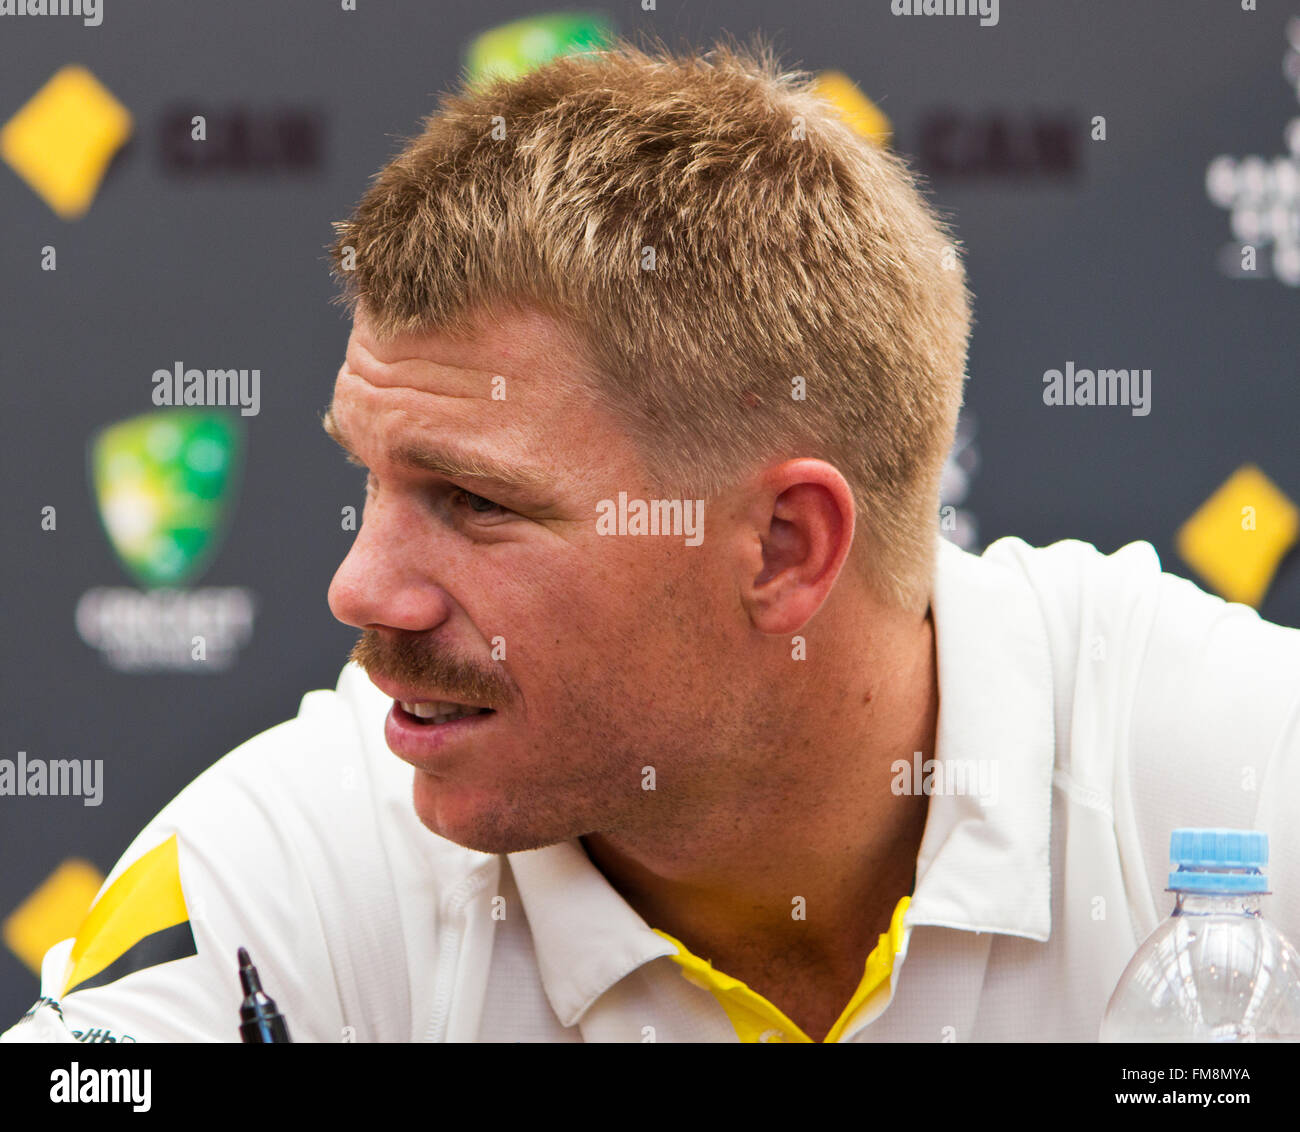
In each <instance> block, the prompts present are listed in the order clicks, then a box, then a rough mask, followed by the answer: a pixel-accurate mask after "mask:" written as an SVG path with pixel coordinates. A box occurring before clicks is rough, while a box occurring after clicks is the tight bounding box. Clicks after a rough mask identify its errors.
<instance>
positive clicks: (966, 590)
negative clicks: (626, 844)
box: [507, 538, 1055, 1026]
mask: <svg viewBox="0 0 1300 1132" xmlns="http://www.w3.org/2000/svg"><path fill="white" fill-rule="evenodd" d="M1003 541H1004V542H1011V541H1013V540H1003ZM995 545H996V544H995ZM931 607H932V610H933V616H934V631H935V651H936V656H937V661H938V667H939V718H938V724H937V737H936V743H935V759H936V761H937V762H938V764H939V766H938V767H932V768H926V767H925V766H924V764H922V768H921V769H922V778H923V779H924V776H925V772H926V771H927V770H933V771H934V773H933V777H932V784H933V785H934V788H935V790H936V791H937V792H932V793H931V795H930V803H929V807H928V814H927V818H926V824H925V831H924V833H923V835H922V839H921V848H920V852H919V853H918V855H917V865H916V885H915V888H914V891H913V895H912V899H911V902H910V904H909V906H908V909H907V913H906V916H905V920H904V922H905V924H906V926H907V927H908V928H911V927H915V926H918V925H922V924H932V925H937V926H942V927H952V928H959V929H963V930H966V931H976V932H1002V933H1006V934H1009V935H1018V936H1026V937H1028V938H1030V939H1036V940H1045V939H1047V938H1048V935H1049V933H1050V930H1051V860H1050V834H1051V802H1052V795H1051V791H1052V767H1053V755H1054V751H1055V735H1054V716H1053V699H1052V669H1051V658H1050V654H1049V651H1048V645H1047V637H1046V633H1045V630H1044V628H1043V623H1042V617H1041V613H1040V612H1039V608H1038V604H1037V600H1036V598H1035V597H1034V594H1033V592H1032V591H1031V590H1030V588H1029V586H1028V583H1027V582H1026V580H1025V577H1024V575H1023V573H1021V572H1019V571H1017V570H1016V569H1015V568H1014V566H1011V565H1009V564H1007V563H1006V562H1005V561H1004V560H1003V558H1002V557H1001V556H994V557H993V558H990V557H988V556H987V555H986V556H985V557H979V556H976V555H973V554H968V553H967V552H965V551H963V550H961V549H960V548H958V547H957V546H955V545H954V544H952V543H951V542H949V541H948V540H947V539H944V538H940V539H939V550H938V561H937V563H936V570H935V587H934V596H933V599H932V602H931ZM944 764H952V765H953V766H954V767H956V766H958V765H961V764H964V767H963V769H964V770H965V771H966V777H965V779H964V781H965V782H967V783H968V784H969V783H972V782H973V783H975V784H977V785H978V784H981V783H982V784H983V785H985V786H987V785H989V784H992V785H993V786H994V787H995V789H994V790H993V791H992V792H990V794H989V795H988V797H987V800H986V801H985V802H981V800H980V798H979V796H978V795H977V794H976V793H974V792H965V793H961V792H958V793H945V792H943V790H944V787H946V786H948V785H949V784H950V783H952V784H956V783H959V782H961V781H963V779H962V778H961V777H960V776H957V777H949V773H948V770H947V768H946V767H945V765H944ZM981 773H983V775H984V778H983V779H981V778H980V777H979V776H980V774H981ZM972 776H973V777H972ZM912 779H913V775H912V773H911V770H910V769H909V771H908V774H907V780H908V781H909V782H911V781H912ZM922 784H923V785H924V783H922ZM507 857H508V860H509V863H510V867H511V869H512V870H513V873H514V878H515V883H516V885H517V887H518V889H519V896H520V899H521V901H522V902H523V905H524V914H525V916H526V917H527V920H528V924H529V928H530V929H531V932H532V937H533V945H534V948H535V951H536V955H537V962H538V967H539V970H540V973H541V978H542V985H543V987H544V988H545V991H546V995H547V998H548V999H549V1000H550V1003H551V1006H552V1008H553V1009H554V1010H555V1014H556V1017H557V1018H559V1020H560V1022H561V1024H563V1025H565V1026H571V1025H573V1024H574V1023H576V1022H577V1021H578V1019H580V1018H581V1017H582V1015H583V1014H584V1013H585V1012H586V1010H587V1009H588V1007H590V1006H591V1004H592V1003H593V1002H595V1001H596V999H598V998H599V997H600V996H601V995H602V994H604V993H605V991H606V990H608V989H609V988H610V987H612V986H613V985H614V984H615V983H617V982H619V981H620V980H621V979H623V978H624V977H625V976H627V975H629V974H631V973H632V972H633V971H634V970H636V969H637V968H638V967H640V966H642V965H643V964H645V963H647V962H649V961H650V960H652V959H657V958H659V957H660V956H664V955H672V954H674V950H675V949H674V948H673V946H672V945H671V944H670V943H668V942H667V941H666V940H665V939H664V938H663V937H662V936H659V935H657V934H656V933H655V932H653V931H652V930H651V929H650V927H649V925H647V924H646V922H645V921H644V920H643V919H642V918H641V916H640V915H639V914H638V913H637V912H636V911H634V910H633V908H632V907H631V906H630V905H629V904H628V903H627V902H626V901H625V900H624V899H623V898H622V897H621V896H620V895H619V894H618V892H617V891H616V890H615V889H614V887H613V886H612V885H611V884H610V883H609V881H607V880H606V879H605V877H604V875H603V874H602V873H601V872H600V870H599V869H597V868H596V866H595V865H594V864H593V863H592V861H591V859H590V858H589V857H588V856H587V853H586V850H584V849H583V847H582V845H581V844H580V843H579V842H578V841H577V840H571V841H565V842H561V843H559V844H557V845H551V846H548V847H546V848H544V849H533V850H528V851H525V852H520V853H510V854H507Z"/></svg>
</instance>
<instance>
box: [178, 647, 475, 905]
mask: <svg viewBox="0 0 1300 1132" xmlns="http://www.w3.org/2000/svg"><path fill="white" fill-rule="evenodd" d="M388 706H389V701H388V700H387V699H386V698H385V697H384V695H383V693H381V692H379V690H378V689H376V688H375V687H374V685H373V684H371V683H370V681H369V679H368V678H367V677H366V675H365V673H364V671H362V670H361V669H360V668H359V667H358V666H357V665H356V664H354V663H351V662H349V663H348V664H347V665H346V666H345V667H344V668H343V670H342V671H341V672H340V674H339V678H338V681H337V683H336V684H335V686H334V687H333V688H319V689H314V690H312V691H309V692H307V693H305V694H304V695H303V697H302V699H301V701H300V703H299V707H298V711H297V713H296V714H295V715H294V716H293V717H292V718H290V719H286V720H284V721H283V722H281V723H278V724H276V725H275V726H273V727H269V728H267V729H266V730H265V731H261V732H259V733H258V734H256V735H253V736H252V737H251V738H249V739H247V740H246V741H244V742H243V743H241V744H239V745H238V746H237V747H235V748H233V749H232V750H231V751H230V752H229V753H227V754H226V755H224V756H223V757H222V758H220V759H218V760H217V761H216V762H215V763H213V764H212V765H211V766H210V767H208V768H207V769H206V770H205V771H203V772H202V773H201V774H200V775H198V777H196V778H195V779H194V780H193V781H192V782H191V783H190V784H189V785H188V786H186V787H185V789H183V790H182V791H181V792H180V793H179V794H178V795H177V796H176V798H175V799H174V800H173V801H172V802H171V803H170V804H169V806H168V807H167V808H166V810H164V811H163V814H160V815H159V816H160V818H161V817H162V816H163V815H167V817H168V823H167V824H168V825H169V826H171V827H174V828H176V829H177V830H178V831H179V832H180V833H181V834H182V836H184V834H185V833H186V831H187V828H197V827H199V826H202V827H205V828H208V829H211V828H212V827H213V825H214V823H213V820H212V819H213V815H214V814H216V813H219V812H221V807H222V806H223V805H234V806H236V807H237V808H238V809H239V810H240V811H242V812H243V813H244V814H245V815H246V816H247V817H250V818H253V819H254V820H258V821H260V822H264V823H265V824H267V825H270V826H274V827H275V829H276V831H277V834H278V838H279V839H280V840H282V841H283V842H285V843H286V844H288V843H291V842H293V843H296V844H297V845H298V846H299V847H305V846H307V845H311V844H317V843H330V844H332V845H335V846H338V845H340V844H343V843H345V842H348V843H351V846H352V848H353V849H355V850H356V851H358V852H361V851H369V852H374V851H376V850H378V849H381V848H382V854H383V855H385V856H390V857H391V856H393V855H398V856H402V857H405V858H407V859H409V860H410V861H412V862H417V863H418V866H419V867H420V868H421V869H422V870H425V871H429V872H432V873H445V874H446V875H447V877H448V878H449V879H452V878H455V877H458V876H459V875H460V874H461V873H465V872H469V871H472V870H473V869H474V868H475V867H477V866H478V865H479V864H480V863H481V862H482V859H483V855H482V854H481V853H476V852H474V851H473V850H469V849H466V848H464V847H462V846H459V845H456V844H455V843H453V842H450V841H448V840H446V839H445V838H442V837H439V836H438V835H437V834H434V833H432V832H431V831H429V830H428V829H426V828H425V827H424V826H423V825H422V824H421V823H420V821H419V819H418V817H417V816H416V814H415V811H414V808H413V805H412V800H411V781H412V774H413V771H412V769H411V768H410V767H409V766H408V765H407V764H405V763H403V762H401V761H400V760H399V759H398V758H397V757H396V756H395V755H393V754H392V753H391V752H390V751H389V750H388V748H387V746H386V744H385V742H384V716H385V714H386V713H387V710H388ZM222 824H223V825H224V824H225V823H222ZM380 843H382V845H381V844H380Z"/></svg>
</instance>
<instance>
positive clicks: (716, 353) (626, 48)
mask: <svg viewBox="0 0 1300 1132" xmlns="http://www.w3.org/2000/svg"><path fill="white" fill-rule="evenodd" d="M335 228H336V232H337V238H336V241H335V244H334V246H333V248H332V255H333V257H334V264H335V272H336V275H337V277H338V278H339V279H340V280H341V282H342V284H343V294H342V296H341V297H342V298H343V300H344V301H346V302H348V303H349V304H350V306H351V307H352V309H353V312H354V313H355V312H356V310H357V309H358V307H359V308H360V310H361V311H362V312H363V313H364V314H365V316H366V318H367V320H368V321H369V322H370V323H371V325H372V327H373V329H374V330H375V332H376V333H377V334H379V335H380V336H381V337H389V336H392V335H396V334H400V333H423V332H428V331H435V330H436V331H442V332H445V333H448V334H451V335H461V334H465V333H469V329H468V328H469V327H470V325H471V322H472V319H473V317H474V315H475V313H476V312H479V311H482V310H485V309H492V308H508V307H526V306H532V307H535V308H538V309H541V310H542V311H544V312H546V313H548V314H551V315H552V316H553V317H555V318H556V319H557V320H559V321H560V322H561V323H562V324H563V325H565V326H566V327H567V328H569V329H570V330H571V331H572V334H573V341H574V343H575V349H577V350H578V351H579V353H580V355H581V356H582V357H583V358H584V360H585V361H587V362H588V363H589V364H590V366H591V368H592V371H593V372H594V373H595V374H598V375H599V377H598V387H597V388H596V389H595V390H593V394H594V396H596V397H597V398H599V399H600V401H601V402H602V403H604V404H605V405H606V406H607V407H608V408H610V409H611V410H613V411H614V412H615V413H617V414H618V415H619V419H621V420H622V421H623V422H624V423H625V425H626V427H627V428H628V431H629V434H630V436H631V437H632V439H633V441H634V442H635V443H636V445H637V447H638V451H639V452H640V454H641V456H642V458H643V460H644V461H645V463H646V466H647V468H648V470H649V472H650V475H651V477H652V478H653V479H655V480H656V482H658V483H660V484H664V485H673V486H674V488H675V489H676V490H677V491H678V492H679V493H680V494H682V495H701V496H704V497H708V496H710V495H713V494H715V493H717V492H718V491H720V490H722V489H724V488H725V487H727V486H728V485H729V484H731V483H733V482H734V481H735V480H736V478H738V477H739V476H740V475H742V474H744V473H746V472H747V471H750V470H752V469H753V468H755V467H758V466H761V465H762V464H763V463H766V462H769V461H774V460H780V459H787V458H790V457H793V456H812V457H816V458H821V459H824V460H827V461H828V462H830V463H832V464H834V465H835V466H836V467H837V468H839V470H840V472H841V473H842V474H843V475H844V477H845V479H846V480H847V481H848V483H849V484H850V486H851V487H852V489H853V493H854V498H855V501H856V504H857V507H858V534H857V537H856V539H855V542H856V543H857V544H858V545H856V546H855V548H854V554H855V557H856V559H857V561H858V562H859V563H860V565H861V567H862V569H863V571H864V576H865V577H866V578H867V579H868V581H869V582H870V583H871V584H872V585H873V587H874V589H875V591H876V593H877V594H878V595H879V597H880V598H881V599H882V600H884V601H886V602H889V603H891V604H893V605H896V606H898V607H900V608H902V609H905V610H908V611H912V612H923V611H924V610H925V608H926V606H927V604H928V602H929V599H930V593H931V586H932V578H933V569H934V555H935V549H936V548H935V540H936V539H937V537H938V532H937V518H938V507H939V478H940V473H941V471H942V468H943V463H944V460H945V458H946V456H947V452H948V449H949V448H950V446H951V444H952V440H953V434H954V430H955V427H956V420H957V413H958V409H959V408H960V405H961V398H962V383H963V371H964V367H965V361H966V349H967V340H968V336H969V331H970V321H971V313H970V297H969V294H968V292H967V289H966V283H965V276H964V272H963V270H962V267H961V263H960V260H959V259H958V257H957V250H956V242H955V241H954V240H953V239H952V237H951V236H950V235H949V233H948V232H947V230H946V227H945V225H944V223H943V221H942V220H941V219H940V218H939V217H938V216H937V215H936V214H935V213H934V212H933V210H932V209H931V208H930V207H929V205H928V204H927V203H926V201H925V200H924V198H923V197H922V196H921V194H920V192H919V191H918V188H917V183H916V179H915V177H914V175H913V174H912V173H911V172H910V171H909V169H908V167H907V165H906V164H905V163H904V161H903V160H901V159H900V158H898V157H897V156H895V155H894V154H892V153H890V152H889V151H887V150H885V149H883V148H881V147H879V146H877V145H875V144H873V143H872V142H870V141H868V140H866V139H864V138H862V137H860V136H858V135H857V134H855V133H853V132H852V131H851V130H850V129H849V128H848V127H847V126H845V125H844V124H843V122H841V120H840V119H839V117H838V116H837V114H836V112H835V110H834V109H833V108H832V107H831V106H830V105H829V104H827V103H826V102H824V101H822V100H821V99H820V98H819V97H818V96H817V95H816V94H815V93H814V89H813V80H812V78H811V76H809V75H808V74H806V73H805V72H802V71H782V70H781V69H780V67H779V66H778V64H777V62H776V60H775V59H774V57H773V54H772V51H771V49H770V48H766V47H763V46H761V45H759V46H756V47H754V48H742V47H738V46H736V45H733V44H726V45H722V46H718V47H716V48H715V49H713V50H711V51H709V52H707V53H705V54H703V55H695V54H690V53H674V52H671V51H668V50H666V49H662V48H660V49H656V50H653V51H648V50H643V49H641V48H639V47H636V46H633V45H632V44H631V43H628V42H626V41H620V42H618V43H616V44H614V45H612V46H611V47H610V48H608V49H604V50H601V51H598V52H593V53H589V54H584V55H577V56H567V57H562V58H558V59H555V60H552V61H551V62H549V63H547V64H545V65H544V66H542V67H540V68H538V69H537V70H534V71H532V72H530V73H528V74H526V75H524V76H522V77H520V78H515V79H509V80H506V79H498V80H494V81H485V82H483V83H480V84H477V85H472V86H463V87H462V89H461V90H460V91H458V92H456V93H454V94H450V95H446V96H444V97H443V99H442V101H441V105H440V106H439V108H438V110H437V111H436V112H435V113H434V114H432V115H431V116H430V117H429V118H428V119H427V120H426V121H425V123H424V127H423V130H422V132H421V133H419V134H418V135H417V136H416V137H414V138H413V139H411V140H410V141H409V142H408V143H407V144H406V146H405V148H404V149H403V150H402V151H401V153H399V154H398V156H397V157H395V158H394V159H393V160H392V161H391V162H390V163H389V164H388V165H386V166H385V167H384V168H383V169H382V170H381V171H380V172H379V173H378V174H377V175H376V176H375V178H374V180H373V183H372V184H371V186H370V188H369V189H368V191H367V192H366V193H365V195H364V197H363V198H362V200H361V202H360V204H359V205H358V206H357V208H356V210H355V212H354V214H353V215H352V217H351V218H350V219H349V220H347V221H345V222H342V223H339V224H336V225H335ZM349 248H350V249H353V252H352V255H353V256H354V259H355V269H354V270H343V267H344V266H345V263H344V257H345V255H346V254H348V251H347V250H348V249H349ZM647 249H652V251H647ZM796 377H799V378H803V380H804V382H805V383H806V397H805V398H804V399H803V400H799V399H796V397H794V396H792V390H793V389H794V388H795V387H796V383H794V379H795V378H796Z"/></svg>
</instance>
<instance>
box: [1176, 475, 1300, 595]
mask: <svg viewBox="0 0 1300 1132" xmlns="http://www.w3.org/2000/svg"><path fill="white" fill-rule="evenodd" d="M1298 529H1300V511H1298V510H1297V509H1296V506H1295V504H1294V503H1292V502H1291V500H1289V499H1288V498H1287V497H1286V496H1285V495H1283V494H1282V492H1281V491H1280V490H1279V489H1278V487H1277V485H1276V484H1274V483H1273V481H1272V480H1270V479H1269V478H1268V476H1266V475H1265V474H1264V473H1263V472H1262V471H1260V470H1259V469H1258V468H1257V467H1255V466H1254V465H1253V464H1245V465H1243V466H1242V467H1240V468H1238V469H1237V470H1236V471H1235V472H1233V473H1232V475H1231V476H1229V477H1228V479H1227V480H1226V481H1225V482H1224V484H1223V486H1222V487H1220V488H1219V490H1218V491H1216V492H1215V493H1214V494H1213V495H1211V496H1210V498H1209V499H1207V500H1206V501H1205V502H1204V503H1202V504H1201V506H1200V507H1199V508H1198V509H1197V511H1196V513H1195V514H1194V515H1193V516H1192V517H1191V518H1190V519H1188V520H1187V522H1185V523H1184V524H1183V525H1182V527H1180V528H1179V531H1178V534H1177V535H1176V536H1175V545H1176V546H1177V548H1178V553H1179V554H1181V555H1182V556H1183V558H1184V559H1185V560H1186V562H1187V563H1188V564H1189V565H1190V566H1192V567H1193V568H1194V569H1195V570H1196V572H1197V573H1198V574H1200V575H1201V577H1203V578H1204V579H1205V580H1206V582H1208V583H1209V584H1210V586H1211V587H1212V588H1213V589H1214V591H1215V592H1216V593H1217V594H1219V596H1220V597H1222V598H1225V599H1226V600H1228V601H1239V602H1241V603H1242V604H1244V605H1256V606H1257V605H1259V603H1260V602H1261V601H1262V600H1263V598H1264V595H1265V594H1266V593H1267V592H1268V587H1269V586H1270V585H1271V584H1272V582H1273V575H1274V574H1276V573H1277V568H1278V565H1279V564H1280V563H1281V561H1282V558H1283V556H1284V555H1285V554H1286V552H1287V551H1288V550H1289V549H1290V548H1291V546H1292V544H1293V543H1294V542H1295V540H1296V533H1297V530H1298Z"/></svg>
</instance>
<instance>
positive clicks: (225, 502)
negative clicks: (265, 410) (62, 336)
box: [77, 409, 253, 672]
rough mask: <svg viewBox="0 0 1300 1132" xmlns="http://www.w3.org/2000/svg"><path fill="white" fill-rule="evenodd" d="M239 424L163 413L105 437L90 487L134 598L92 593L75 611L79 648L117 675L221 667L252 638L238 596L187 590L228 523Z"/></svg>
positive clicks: (96, 448)
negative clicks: (98, 656)
mask: <svg viewBox="0 0 1300 1132" xmlns="http://www.w3.org/2000/svg"><path fill="white" fill-rule="evenodd" d="M240 429H241V424H240V421H239V419H238V418H237V417H235V416H233V415H230V414H226V413H221V412H216V411H211V410H196V409H164V410H161V411H159V412H152V413H146V414H144V415H143V416H139V417H134V418H132V419H130V420H126V421H120V422H117V423H115V424H112V425H109V426H107V427H106V428H104V429H102V430H101V431H100V432H99V433H98V434H97V435H96V436H95V437H94V438H92V440H91V443H90V452H89V462H90V479H91V485H92V488H93V491H94V496H95V502H96V504H97V505H98V508H99V515H100V519H101V521H102V522H103V526H104V533H105V534H106V535H107V537H108V542H109V545H110V546H112V548H113V551H114V552H115V554H116V555H117V558H118V561H119V562H120V563H121V564H122V566H123V568H124V569H125V570H126V572H127V574H128V575H130V576H131V578H132V579H134V580H135V581H136V583H137V584H138V585H139V586H141V587H142V589H139V590H137V589H124V588H108V587H100V588H96V589H92V590H89V591H87V592H86V593H85V594H83V595H82V598H81V600H80V602H79V603H78V605H77V630H78V632H79V633H80V634H81V636H82V639H83V640H84V641H85V642H86V643H87V644H89V645H91V646H92V647H94V648H97V649H99V650H100V651H101V653H102V654H103V657H104V660H105V661H106V663H108V665H109V666H110V667H112V668H117V669H119V670H122V671H137V672H139V671H158V670H176V669H182V670H191V671H196V672H197V671H216V670H221V669H224V668H228V667H229V666H230V665H231V664H232V663H233V661H234V658H235V655H236V653H237V651H238V649H239V648H240V646H242V645H243V644H245V643H246V642H247V641H248V639H249V637H250V636H251V635H252V626H253V597H252V594H251V592H250V591H248V590H247V589H243V588H240V587H233V588H207V589H193V590H186V589H180V588H179V587H181V586H184V585H186V584H188V583H190V582H192V581H193V580H195V579H196V578H197V577H198V576H199V575H200V574H201V573H202V572H203V571H204V570H205V569H206V568H207V566H208V565H209V563H210V562H211V560H212V558H213V557H214V555H215V554H216V551H217V549H218V548H219V546H220V543H221V540H222V538H223V537H224V535H225V532H226V528H227V526H228V524H229V520H230V513H231V511H232V500H233V498H234V496H235V494H236V488H237V481H238V476H239V466H240V462H241V460H242V455H243V452H242V449H243V444H242V439H241V431H240Z"/></svg>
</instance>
